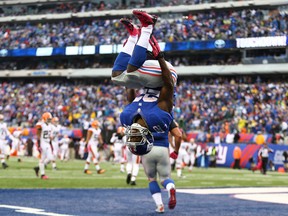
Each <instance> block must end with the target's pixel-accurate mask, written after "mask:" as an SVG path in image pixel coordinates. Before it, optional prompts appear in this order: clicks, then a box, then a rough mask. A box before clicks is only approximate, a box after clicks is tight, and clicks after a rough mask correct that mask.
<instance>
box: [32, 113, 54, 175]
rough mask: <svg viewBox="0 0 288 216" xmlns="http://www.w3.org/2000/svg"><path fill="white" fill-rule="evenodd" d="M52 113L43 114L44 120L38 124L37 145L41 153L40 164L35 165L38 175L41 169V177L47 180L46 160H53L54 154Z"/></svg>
mask: <svg viewBox="0 0 288 216" xmlns="http://www.w3.org/2000/svg"><path fill="white" fill-rule="evenodd" d="M51 121H52V115H51V113H49V112H45V113H44V114H43V115H42V121H40V122H38V123H37V124H36V129H37V147H38V151H39V153H40V159H39V166H37V167H34V170H35V173H36V176H39V171H40V174H41V179H43V180H46V179H48V176H46V175H45V162H46V163H47V162H49V161H52V160H53V154H52V149H53V146H52V143H51V133H52V124H51Z"/></svg>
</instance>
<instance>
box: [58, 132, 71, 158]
mask: <svg viewBox="0 0 288 216" xmlns="http://www.w3.org/2000/svg"><path fill="white" fill-rule="evenodd" d="M70 143H71V139H70V138H69V136H68V135H64V137H63V138H62V139H60V140H59V146H60V160H61V161H62V162H63V161H64V160H65V161H68V160H69V158H70V156H69V144H70Z"/></svg>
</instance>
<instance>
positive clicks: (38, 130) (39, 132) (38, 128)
mask: <svg viewBox="0 0 288 216" xmlns="http://www.w3.org/2000/svg"><path fill="white" fill-rule="evenodd" d="M41 132H42V127H41V125H40V124H37V125H36V136H37V145H36V146H37V149H38V151H39V152H40V151H41V149H40V139H41Z"/></svg>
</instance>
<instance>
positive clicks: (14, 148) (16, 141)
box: [10, 127, 22, 162]
mask: <svg viewBox="0 0 288 216" xmlns="http://www.w3.org/2000/svg"><path fill="white" fill-rule="evenodd" d="M12 135H13V140H12V143H11V151H10V155H11V156H17V157H18V162H21V158H20V154H21V153H20V145H21V144H22V140H21V137H22V129H21V127H18V128H16V129H15V130H14V131H13V133H12Z"/></svg>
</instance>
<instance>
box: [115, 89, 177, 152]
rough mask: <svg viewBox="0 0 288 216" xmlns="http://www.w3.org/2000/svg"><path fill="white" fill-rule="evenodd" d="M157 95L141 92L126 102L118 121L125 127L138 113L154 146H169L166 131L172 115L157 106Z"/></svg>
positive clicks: (131, 122) (130, 123)
mask: <svg viewBox="0 0 288 216" xmlns="http://www.w3.org/2000/svg"><path fill="white" fill-rule="evenodd" d="M157 104H158V96H156V95H155V94H148V93H146V94H141V95H140V96H138V97H136V98H135V99H134V101H133V102H132V103H130V104H128V105H127V106H126V107H125V109H124V110H123V112H122V113H121V115H120V121H121V123H122V125H123V126H125V127H127V126H130V125H132V124H133V122H134V119H135V117H137V116H138V115H140V116H141V117H142V118H143V119H144V120H145V122H146V124H147V125H148V129H149V131H150V132H151V133H152V134H153V137H154V143H153V145H154V146H163V147H167V148H168V147H169V142H168V132H169V127H170V124H171V121H172V120H173V117H172V115H171V113H168V112H166V111H164V110H162V109H160V108H159V107H158V105H157Z"/></svg>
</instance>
